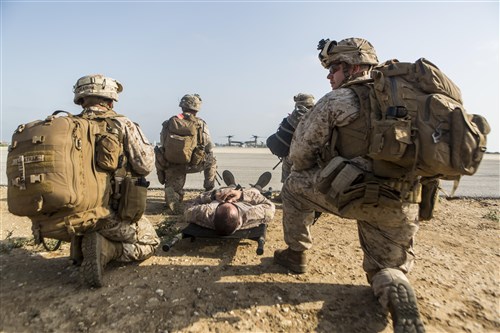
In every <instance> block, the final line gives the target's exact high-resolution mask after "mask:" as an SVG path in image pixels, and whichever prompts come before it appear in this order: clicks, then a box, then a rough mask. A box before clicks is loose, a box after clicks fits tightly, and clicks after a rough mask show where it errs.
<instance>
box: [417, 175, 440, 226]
mask: <svg viewBox="0 0 500 333" xmlns="http://www.w3.org/2000/svg"><path fill="white" fill-rule="evenodd" d="M438 199H439V179H431V180H423V181H422V201H421V202H420V203H419V211H418V213H419V216H418V217H419V220H420V221H429V220H430V219H432V218H433V217H434V209H435V208H436V205H437V203H438Z"/></svg>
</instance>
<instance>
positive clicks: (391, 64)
mask: <svg viewBox="0 0 500 333" xmlns="http://www.w3.org/2000/svg"><path fill="white" fill-rule="evenodd" d="M372 79H373V84H371V85H370V86H371V87H372V88H371V89H370V96H369V98H370V102H371V106H370V109H371V110H370V111H369V113H370V124H371V125H370V127H371V128H370V134H369V142H370V143H369V151H368V156H369V157H371V158H372V159H373V160H375V161H387V162H390V163H393V164H395V165H397V166H399V167H402V168H403V169H405V170H406V171H407V172H411V173H413V174H414V175H417V176H423V177H434V178H442V179H457V178H459V177H460V176H462V175H473V174H474V173H475V172H476V171H477V169H478V167H479V163H480V162H481V160H482V158H483V155H484V153H485V151H486V135H487V134H488V133H489V131H490V127H489V125H488V122H487V121H486V119H485V118H484V117H482V116H480V115H475V114H474V115H472V114H468V113H467V112H466V111H465V109H464V107H463V104H462V97H461V93H460V89H459V88H458V87H457V86H456V85H455V84H454V83H453V82H452V81H451V80H450V79H449V78H448V77H447V76H446V75H445V74H444V73H443V72H442V71H441V70H439V68H438V67H437V66H435V65H434V64H432V63H431V62H429V61H428V60H426V59H424V58H421V59H419V60H417V61H416V62H415V63H403V62H398V61H397V60H390V61H387V62H385V63H383V64H381V65H379V66H377V67H375V68H374V70H373V71H372ZM352 88H354V90H355V91H357V89H356V88H355V86H352ZM360 97H361V98H363V97H362V96H360Z"/></svg>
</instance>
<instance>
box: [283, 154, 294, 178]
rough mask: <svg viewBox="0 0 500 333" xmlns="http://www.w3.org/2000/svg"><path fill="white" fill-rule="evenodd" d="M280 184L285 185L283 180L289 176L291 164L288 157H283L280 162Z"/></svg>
mask: <svg viewBox="0 0 500 333" xmlns="http://www.w3.org/2000/svg"><path fill="white" fill-rule="evenodd" d="M281 164H282V165H281V182H282V183H285V180H286V179H287V178H288V176H290V173H291V172H292V162H291V161H290V158H289V157H288V156H285V157H283V160H282V162H281Z"/></svg>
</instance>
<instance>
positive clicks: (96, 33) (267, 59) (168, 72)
mask: <svg viewBox="0 0 500 333" xmlns="http://www.w3.org/2000/svg"><path fill="white" fill-rule="evenodd" d="M1 22H2V23H1V124H2V126H1V133H0V136H1V140H3V141H10V138H11V135H12V132H13V130H14V129H15V128H16V127H17V125H18V124H20V123H25V122H29V121H32V120H35V119H41V118H44V117H45V116H46V115H48V114H50V113H51V112H52V111H54V110H57V109H63V110H67V111H70V112H73V113H78V112H79V111H80V107H78V106H76V105H74V104H73V93H72V88H73V85H74V84H75V82H76V80H77V79H78V78H79V77H81V76H84V75H87V74H94V73H103V74H105V75H107V76H110V77H113V78H115V79H117V80H119V81H120V82H121V83H122V84H123V86H124V91H123V93H122V94H120V100H119V102H118V103H117V104H115V110H116V111H117V112H118V113H122V114H125V115H127V116H129V117H130V118H131V119H132V120H134V121H136V122H138V123H139V124H140V125H141V127H142V129H143V130H144V132H145V133H146V135H147V136H148V138H149V139H150V140H151V141H152V142H154V141H157V140H158V139H159V133H160V130H161V123H162V122H163V120H165V119H166V118H168V117H170V116H172V115H174V114H177V113H179V111H180V109H179V107H178V104H179V100H180V98H181V97H182V96H183V95H184V94H186V93H198V94H200V95H201V97H202V99H203V106H202V110H201V111H200V113H199V116H200V117H201V118H203V119H205V120H206V121H207V123H208V125H209V128H210V131H211V133H212V137H213V140H214V141H215V142H220V143H223V142H226V141H227V139H226V138H225V136H226V135H234V138H233V139H234V140H242V141H246V140H251V135H254V134H255V135H259V136H261V138H260V139H259V141H265V138H266V137H267V136H269V135H270V134H272V133H274V132H275V131H276V129H277V127H278V125H279V123H280V121H281V119H282V118H283V117H285V116H286V115H287V113H289V112H291V111H292V109H293V96H294V95H295V94H297V93H299V92H306V93H312V94H313V95H315V96H316V98H317V99H319V98H320V97H322V96H323V95H324V94H325V93H327V92H328V91H329V90H330V86H329V83H328V81H327V80H326V75H327V71H326V70H325V69H323V68H322V67H321V65H320V63H319V61H318V59H317V53H318V51H317V50H316V46H317V44H318V41H319V40H320V39H322V38H330V39H335V40H341V39H343V38H347V37H363V38H366V39H368V40H369V41H370V42H371V43H372V44H373V45H374V46H375V48H376V50H377V53H378V56H379V60H380V61H384V60H387V59H390V58H397V59H398V60H400V61H415V60H417V59H418V58H420V57H425V58H427V59H429V60H430V61H432V62H433V63H435V64H436V65H437V66H438V67H440V68H441V69H442V70H443V71H444V72H445V73H446V74H447V75H448V76H449V77H450V78H451V79H452V80H454V82H455V83H457V84H458V86H459V87H460V88H461V90H462V94H463V99H464V102H465V107H466V109H467V111H468V112H470V113H479V114H482V115H484V116H486V117H487V119H488V120H489V122H490V125H491V126H492V128H493V130H492V133H491V134H490V136H489V139H488V140H489V144H488V150H489V151H492V152H493V151H500V149H499V123H500V122H499V51H498V50H499V2H498V1H488V2H480V1H474V2H463V1H462V2H423V1H421V2H417V1H413V2H388V1H386V2H366V1H364V2H362V1H349V2H328V1H322V2H312V1H308V2H281V1H279V2H278V1H275V2H263V1H262V2H257V1H227V2H225V1H217V2H215V1H211V2H210V1H179V2H174V1H172V2H168V1H150V2H148V1H140V2H136V1H92V2H91V1H78V2H76V1H75V2H70V1H60V2H59V1H45V2H44V1H2V2H1Z"/></svg>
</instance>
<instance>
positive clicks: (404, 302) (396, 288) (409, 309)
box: [389, 279, 425, 333]
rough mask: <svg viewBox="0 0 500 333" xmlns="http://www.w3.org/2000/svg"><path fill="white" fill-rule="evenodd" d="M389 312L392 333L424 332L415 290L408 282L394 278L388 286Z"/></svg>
mask: <svg viewBox="0 0 500 333" xmlns="http://www.w3.org/2000/svg"><path fill="white" fill-rule="evenodd" d="M389 312H390V313H391V316H392V323H393V324H392V326H393V329H394V333H424V332H425V328H424V324H423V323H422V320H421V319H420V314H419V311H418V306H417V298H416V297H415V292H414V291H413V288H412V287H411V285H410V284H409V283H408V282H406V281H403V280H400V279H395V281H394V282H393V283H392V284H391V285H390V286H389Z"/></svg>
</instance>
